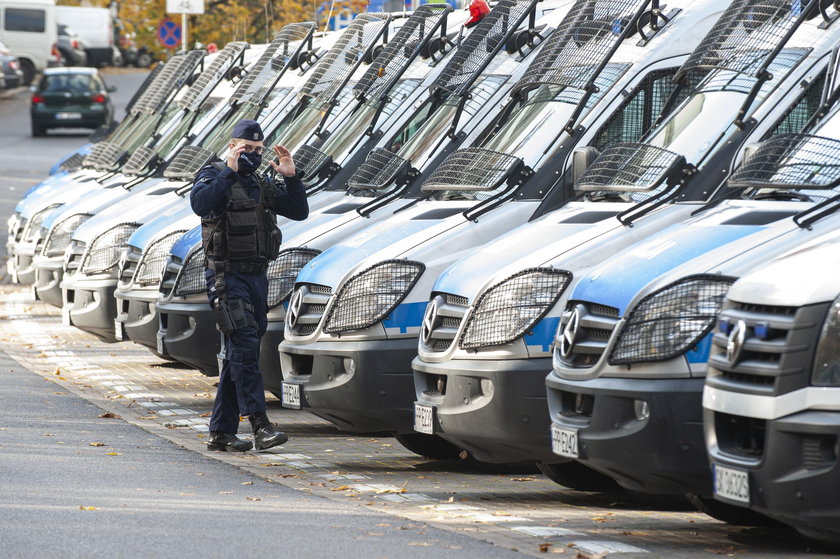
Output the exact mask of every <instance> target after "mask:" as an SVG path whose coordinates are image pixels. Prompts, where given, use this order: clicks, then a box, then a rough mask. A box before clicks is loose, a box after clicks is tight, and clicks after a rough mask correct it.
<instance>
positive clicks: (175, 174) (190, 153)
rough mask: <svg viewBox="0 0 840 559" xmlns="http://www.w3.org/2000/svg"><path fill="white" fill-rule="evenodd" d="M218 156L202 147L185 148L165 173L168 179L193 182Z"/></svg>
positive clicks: (167, 167)
mask: <svg viewBox="0 0 840 559" xmlns="http://www.w3.org/2000/svg"><path fill="white" fill-rule="evenodd" d="M214 157H216V154H215V153H213V152H212V151H210V150H209V149H207V148H203V147H201V146H184V147H182V148H181V151H179V152H178V155H176V156H175V159H173V160H172V162H171V163H169V165H167V166H166V169H164V171H163V176H164V177H166V178H168V179H187V180H192V178H193V177H194V176H195V174H196V173H197V172H198V171H199V169H201V168H202V167H204V166H205V165H207V164H208V163H210V161H212V160H213V158H214Z"/></svg>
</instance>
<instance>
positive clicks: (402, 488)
mask: <svg viewBox="0 0 840 559" xmlns="http://www.w3.org/2000/svg"><path fill="white" fill-rule="evenodd" d="M405 492H406V490H405V487H400V488H399V489H378V490H377V491H376V494H377V495H384V494H386V493H405Z"/></svg>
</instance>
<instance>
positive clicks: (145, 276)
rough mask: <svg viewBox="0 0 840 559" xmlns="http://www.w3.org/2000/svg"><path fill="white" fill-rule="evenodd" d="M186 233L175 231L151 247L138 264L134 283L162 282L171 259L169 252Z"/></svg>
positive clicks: (149, 283) (155, 283) (154, 283)
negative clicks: (165, 267)
mask: <svg viewBox="0 0 840 559" xmlns="http://www.w3.org/2000/svg"><path fill="white" fill-rule="evenodd" d="M184 233H186V231H174V232H172V233H169V234H168V235H166V236H164V237H161V238H160V239H158V240H156V241H155V242H153V243H152V244H151V245H149V248H147V249H146V250H145V251H144V252H143V256H142V257H141V258H140V263H139V264H137V269H136V270H135V272H134V278H133V280H134V283H135V284H139V285H157V284H158V282H160V277H161V274H162V273H163V266H164V265H165V264H166V259H167V258H168V257H169V251H170V250H171V249H172V245H174V244H175V241H177V240H178V239H180V238H181V235H183V234H184Z"/></svg>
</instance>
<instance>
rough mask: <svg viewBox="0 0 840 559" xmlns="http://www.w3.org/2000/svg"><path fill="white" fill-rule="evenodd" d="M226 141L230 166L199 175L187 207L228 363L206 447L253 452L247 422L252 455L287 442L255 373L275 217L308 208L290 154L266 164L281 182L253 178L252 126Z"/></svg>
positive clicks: (299, 216) (245, 123) (256, 157)
mask: <svg viewBox="0 0 840 559" xmlns="http://www.w3.org/2000/svg"><path fill="white" fill-rule="evenodd" d="M231 135H232V139H231V141H230V145H229V152H228V156H227V159H226V160H225V161H224V162H216V163H213V164H211V165H207V166H206V167H203V168H202V169H201V170H200V171H199V172H198V173H197V174H196V177H195V182H194V185H193V188H192V191H191V192H190V204H191V205H192V209H193V211H194V212H195V213H196V214H198V215H200V216H201V230H202V231H201V233H202V245H203V246H204V250H205V255H206V257H207V262H206V270H205V277H206V279H207V295H208V299H209V300H210V304H211V306H212V307H213V310H214V315H215V317H216V321H217V325H218V328H219V330H221V331H222V332H224V334H225V356H226V359H225V362H224V366H223V367H222V370H221V373H220V375H219V386H218V389H217V390H216V400H215V403H214V404H213V413H212V416H211V418H210V439H209V442H208V443H207V448H208V449H209V450H233V451H240V452H241V451H246V450H250V449H251V443H250V442H249V441H245V440H241V439H239V438H238V437H237V436H236V432H237V429H238V427H239V419H240V416H245V415H247V416H248V418H249V420H250V422H251V426H252V428H253V430H254V442H255V444H256V448H257V450H262V449H266V448H271V447H273V446H278V445H281V444H283V443H285V442H286V441H287V440H288V437H287V436H286V434H285V433H283V432H281V431H275V430H274V427H273V426H272V424H271V422H269V420H268V416H267V415H266V413H265V389H264V387H263V378H262V373H261V372H260V369H259V351H260V339H261V338H262V335H263V334H264V333H265V329H266V326H267V319H266V314H267V313H268V308H267V306H268V305H267V300H268V280H267V278H266V268H267V266H268V262H270V261H271V260H273V259H274V258H276V257H277V254H278V252H279V250H280V231H279V230H278V229H277V222H276V220H277V215H278V214H279V215H282V216H285V217H288V218H289V219H294V220H297V221H300V220H303V219H306V217H307V216H308V215H309V205H308V204H307V202H306V194H305V191H304V187H303V183H302V182H301V180H300V176H299V175H298V173H297V172H296V169H295V163H294V161H293V160H292V155H291V153H289V150H287V149H286V148H285V147H282V146H275V147H274V148H273V151H274V155H275V156H276V159H274V160H273V161H271V162H270V163H269V165H270V166H271V168H272V169H274V171H275V172H277V173H280V174H281V175H283V182H282V183H280V182H278V181H275V180H274V179H273V178H271V177H269V176H267V175H266V176H262V177H260V176H257V173H256V171H257V169H258V168H259V166H260V163H261V161H262V152H263V148H264V146H263V141H264V136H263V132H262V129H261V128H260V125H259V124H258V123H257V122H256V121H253V120H240V121H239V122H237V123H236V125H235V126H234V128H233V133H232V134H231Z"/></svg>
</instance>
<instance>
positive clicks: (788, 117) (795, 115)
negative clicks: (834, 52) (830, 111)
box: [766, 72, 826, 137]
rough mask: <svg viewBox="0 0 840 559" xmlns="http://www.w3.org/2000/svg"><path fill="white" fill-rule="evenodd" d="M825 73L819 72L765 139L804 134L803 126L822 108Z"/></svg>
mask: <svg viewBox="0 0 840 559" xmlns="http://www.w3.org/2000/svg"><path fill="white" fill-rule="evenodd" d="M825 78H826V73H825V72H821V73H820V75H819V76H817V78H816V79H814V80H813V81H812V82H811V84H810V85H809V86H808V88H807V89H806V90H805V91H803V92H802V96H801V97H800V98H799V100H797V102H796V103H793V104H792V105H791V106H790V107H789V108H788V110H787V111H785V115H784V116H783V117H782V118H780V119H779V121H778V123H777V124H776V125H775V126H774V127H773V130H772V131H771V132H770V133H769V134H767V136H766V137H770V136H776V135H778V134H796V133H799V132H805V131H806V130H805V129H804V128H805V125H806V124H808V121H809V120H811V117H812V116H814V113H816V112H817V110H818V109H819V108H820V107H821V106H822V92H823V88H824V87H825Z"/></svg>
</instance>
